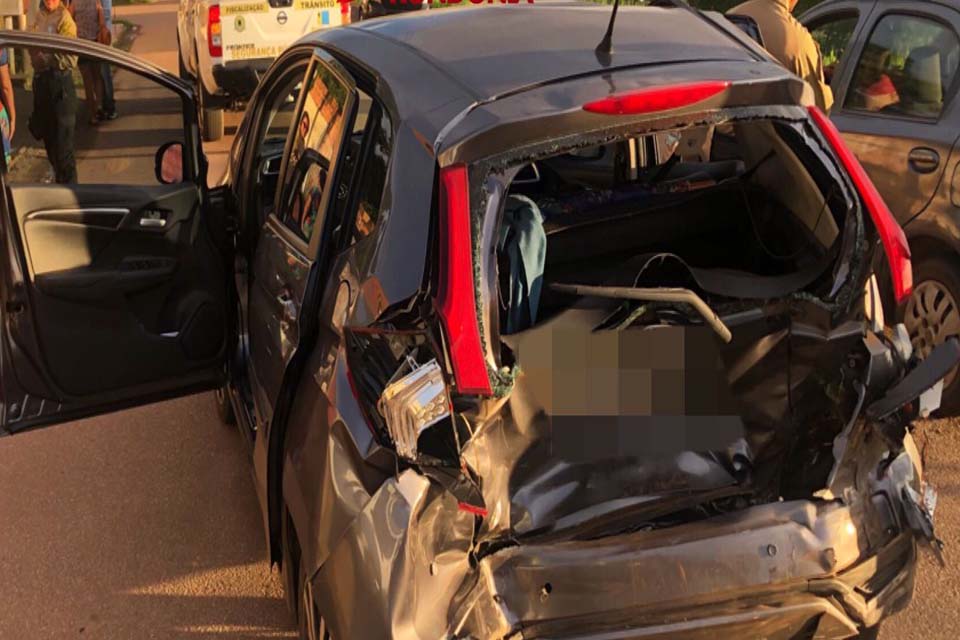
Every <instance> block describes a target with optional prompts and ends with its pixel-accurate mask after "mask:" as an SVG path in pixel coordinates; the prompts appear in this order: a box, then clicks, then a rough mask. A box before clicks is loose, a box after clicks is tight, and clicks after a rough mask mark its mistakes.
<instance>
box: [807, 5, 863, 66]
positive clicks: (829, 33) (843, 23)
mask: <svg viewBox="0 0 960 640" xmlns="http://www.w3.org/2000/svg"><path fill="white" fill-rule="evenodd" d="M859 19H860V16H859V15H858V14H856V13H852V14H851V13H844V14H840V15H834V16H830V17H829V18H826V19H825V20H826V21H819V22H817V23H816V24H815V26H814V27H813V28H812V29H811V30H810V33H811V34H812V35H813V39H814V40H816V41H817V45H818V46H819V47H820V53H821V55H822V56H823V71H824V75H825V76H826V78H827V82H830V81H831V80H832V78H833V71H834V69H836V66H837V65H838V64H839V63H840V61H841V60H842V59H843V54H844V53H846V51H847V46H849V44H850V40H851V39H852V38H853V30H854V29H856V28H857V21H858V20H859Z"/></svg>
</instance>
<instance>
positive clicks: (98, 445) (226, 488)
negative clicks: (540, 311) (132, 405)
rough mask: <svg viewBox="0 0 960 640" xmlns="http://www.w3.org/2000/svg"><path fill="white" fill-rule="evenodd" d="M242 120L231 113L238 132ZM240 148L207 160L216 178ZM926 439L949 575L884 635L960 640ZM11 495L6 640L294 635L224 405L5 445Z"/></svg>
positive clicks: (152, 43) (953, 536) (171, 15)
mask: <svg viewBox="0 0 960 640" xmlns="http://www.w3.org/2000/svg"><path fill="white" fill-rule="evenodd" d="M117 13H118V17H122V18H124V19H127V20H129V21H131V22H134V23H136V24H139V25H140V26H141V32H140V35H139V36H138V38H137V41H136V43H135V45H134V52H135V53H137V54H139V55H141V56H143V57H145V58H148V59H151V60H152V61H154V62H156V63H158V64H160V65H162V66H164V67H166V68H168V69H171V70H176V68H177V60H176V52H175V50H174V49H173V48H172V47H173V46H175V35H174V33H175V31H174V24H175V16H176V4H175V3H172V2H158V3H154V4H139V5H132V6H128V7H120V8H118V10H117ZM238 121H239V116H238V115H237V114H228V117H227V132H228V134H232V133H233V131H234V130H235V126H236V124H237V122H238ZM118 122H120V121H118ZM127 122H130V121H129V120H128V121H127ZM106 126H107V127H119V126H120V125H119V124H114V123H111V125H106ZM124 126H130V125H129V124H128V125H124ZM106 132H107V133H109V132H110V130H109V129H107V130H106ZM140 142H142V140H141V141H140ZM229 143H230V136H229V135H228V136H227V138H225V139H224V140H223V141H220V142H218V143H216V144H214V145H209V146H208V147H207V153H208V156H209V157H210V159H211V165H212V167H213V171H212V172H211V176H212V177H215V176H216V175H218V172H219V171H222V169H223V167H224V163H225V156H226V153H227V151H228V149H229ZM125 151H130V152H133V153H152V151H151V150H150V149H148V148H146V147H144V148H140V147H129V148H124V147H123V145H115V146H114V148H113V149H112V150H111V153H110V154H105V153H101V154H100V155H99V156H97V155H96V154H94V155H91V156H89V157H87V158H86V159H84V160H82V161H81V173H82V172H83V170H84V168H85V167H86V169H91V168H95V167H96V165H95V164H94V163H96V162H107V161H116V160H117V159H118V158H122V156H123V153H124V152H125ZM108 156H109V157H108ZM84 163H86V164H84ZM918 435H919V437H918V440H919V442H920V443H921V445H922V446H924V450H925V454H926V457H927V462H928V465H929V466H928V477H929V479H930V480H932V481H933V482H934V483H936V484H937V485H938V486H939V489H940V505H939V509H938V512H937V521H938V529H939V532H940V534H941V536H942V537H943V538H944V540H945V541H946V543H947V545H948V547H947V559H948V560H947V561H948V566H947V568H946V569H943V570H941V569H939V568H938V567H937V566H936V564H935V563H934V562H933V561H932V559H931V557H930V555H929V554H925V555H924V557H923V559H922V563H921V573H920V577H919V581H918V588H917V597H916V598H915V601H914V603H913V604H912V605H911V607H910V609H909V610H908V611H907V612H906V613H904V614H901V615H900V616H899V617H897V618H894V619H893V620H891V621H890V622H888V623H887V625H886V628H885V630H884V633H883V635H882V637H883V638H884V639H885V640H953V639H954V638H957V637H960V460H958V458H960V422H948V421H938V422H933V423H929V424H926V425H923V426H922V427H921V429H920V432H919V434H918ZM0 487H2V491H0V585H2V594H3V595H2V597H0V639H4V640H5V639H7V638H10V639H21V638H24V639H26V638H29V639H33V638H37V639H43V638H107V639H113V638H137V639H140V638H183V639H194V638H231V639H232V638H239V639H248V638H249V639H252V638H281V637H292V636H293V635H294V634H293V632H292V631H291V627H290V626H289V616H288V614H287V612H286V610H285V607H284V605H283V601H282V599H281V589H280V587H279V582H278V580H277V576H276V575H274V574H272V573H271V572H270V570H269V568H268V567H267V564H266V562H265V560H264V544H263V541H262V538H261V528H260V519H259V511H258V507H257V504H256V498H255V496H254V493H253V484H252V480H251V477H250V473H249V467H248V465H247V462H246V460H245V459H244V453H243V451H242V447H241V444H240V441H239V438H238V437H237V436H236V434H235V433H233V432H232V431H230V430H229V429H227V428H226V427H222V426H221V425H220V424H219V423H218V421H217V419H216V415H215V413H214V411H213V404H212V400H211V398H210V397H209V395H208V394H204V395H199V396H193V397H189V398H184V399H181V400H175V401H170V402H165V403H162V404H158V405H153V406H150V407H144V408H141V409H136V410H132V411H125V412H122V413H118V414H114V415H110V416H105V417H102V418H97V419H91V420H84V421H80V422H76V423H72V424H69V425H64V426H61V427H54V428H52V429H48V430H45V431H41V432H36V433H30V434H25V435H22V436H17V437H16V438H12V439H5V440H0Z"/></svg>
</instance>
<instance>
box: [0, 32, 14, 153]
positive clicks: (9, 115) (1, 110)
mask: <svg viewBox="0 0 960 640" xmlns="http://www.w3.org/2000/svg"><path fill="white" fill-rule="evenodd" d="M9 62H10V60H9V54H8V53H7V50H6V49H0V137H2V138H3V155H4V157H5V158H6V160H7V165H8V166H9V164H10V153H11V151H12V149H13V148H12V146H11V142H12V141H13V134H14V130H15V129H16V124H17V108H16V105H15V104H14V100H13V83H12V82H11V81H10V64H9Z"/></svg>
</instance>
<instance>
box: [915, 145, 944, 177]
mask: <svg viewBox="0 0 960 640" xmlns="http://www.w3.org/2000/svg"><path fill="white" fill-rule="evenodd" d="M907 162H908V163H909V164H910V168H911V169H913V170H914V171H916V172H917V173H933V172H934V171H936V170H937V168H938V167H939V166H940V154H939V153H937V152H936V151H934V150H933V149H930V148H928V147H917V148H915V149H912V150H911V151H910V155H909V156H907Z"/></svg>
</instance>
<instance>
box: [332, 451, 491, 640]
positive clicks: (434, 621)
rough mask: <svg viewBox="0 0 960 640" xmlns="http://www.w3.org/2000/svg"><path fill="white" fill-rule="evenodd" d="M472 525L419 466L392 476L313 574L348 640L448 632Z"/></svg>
mask: <svg viewBox="0 0 960 640" xmlns="http://www.w3.org/2000/svg"><path fill="white" fill-rule="evenodd" d="M473 528H474V516H472V515H470V514H468V513H466V512H464V511H460V510H458V508H457V503H456V500H455V499H454V498H453V496H451V495H450V494H448V493H446V492H444V491H442V490H441V489H439V488H438V487H437V486H436V485H434V484H432V483H431V482H430V481H429V480H427V479H426V478H425V477H423V476H422V475H420V474H418V473H417V472H416V471H414V470H412V469H408V470H406V471H404V472H402V473H401V474H400V475H399V476H398V477H397V478H390V479H389V480H387V481H386V482H384V484H383V485H382V486H381V487H380V489H379V490H378V491H377V492H376V493H375V494H374V496H373V497H372V498H371V500H370V502H369V503H368V504H367V505H366V507H365V508H364V510H363V511H362V512H361V513H360V514H359V516H358V517H357V518H356V520H354V522H353V523H352V524H351V526H350V527H349V528H348V529H347V530H346V531H345V533H344V535H343V537H342V538H341V539H340V541H339V543H338V544H337V545H336V546H335V547H334V549H333V552H332V553H331V555H330V557H329V559H328V560H327V562H326V563H325V564H324V566H323V568H321V570H320V571H319V572H318V573H317V575H316V576H315V577H314V579H313V586H314V593H315V594H316V597H317V600H318V603H319V605H320V607H321V610H322V611H323V612H324V614H325V616H327V617H328V618H329V619H330V621H331V622H332V627H333V628H335V629H341V630H345V631H346V636H345V637H348V638H388V637H389V638H422V639H424V640H426V639H428V638H430V639H435V638H443V637H446V636H447V628H448V624H449V623H448V608H449V606H450V602H451V600H452V598H453V597H454V594H455V593H456V592H457V590H458V589H459V588H460V585H461V584H462V583H463V581H464V578H465V577H466V575H467V573H468V572H469V571H470V561H469V555H468V554H469V551H470V547H471V543H472V538H473ZM334 575H335V576H336V577H337V581H336V582H333V581H332V580H331V578H330V576H334ZM349 576H354V577H355V579H354V580H352V581H351V580H349V579H346V578H348V577H349Z"/></svg>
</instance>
